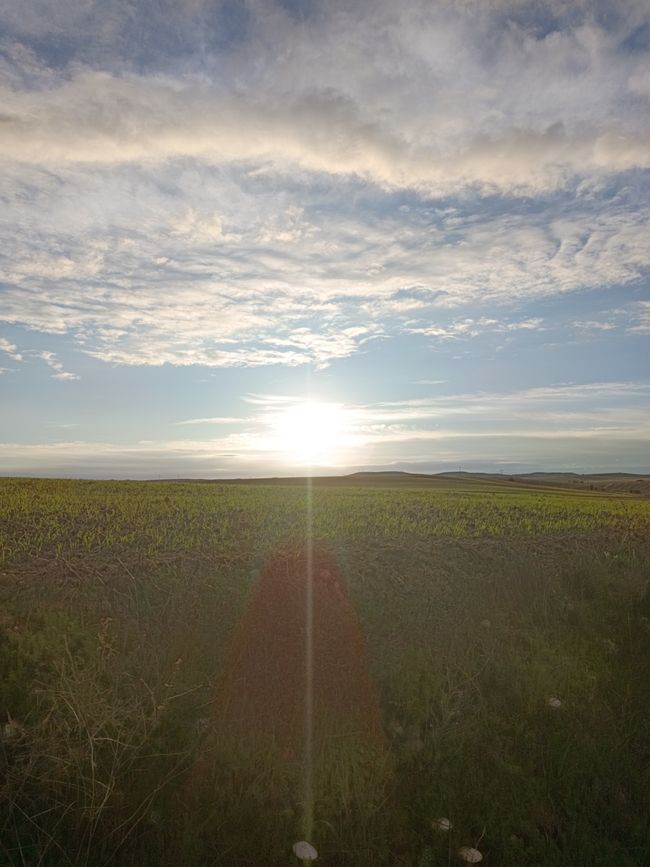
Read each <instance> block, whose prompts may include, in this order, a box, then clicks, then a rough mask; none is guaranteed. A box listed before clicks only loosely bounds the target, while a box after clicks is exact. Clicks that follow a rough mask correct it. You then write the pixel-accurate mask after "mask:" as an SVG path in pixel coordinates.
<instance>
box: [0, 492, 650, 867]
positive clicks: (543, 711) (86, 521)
mask: <svg viewBox="0 0 650 867" xmlns="http://www.w3.org/2000/svg"><path fill="white" fill-rule="evenodd" d="M308 536H309V538H311V539H312V540H313V544H314V546H315V547H316V548H317V549H318V550H319V551H323V552H325V553H323V554H322V557H323V558H329V560H327V562H328V563H330V562H331V563H334V564H335V566H331V570H335V569H338V570H340V573H341V576H342V581H343V582H344V583H343V584H342V585H341V586H344V591H343V590H341V589H340V588H339V587H338V585H337V586H336V587H335V588H334V590H335V591H336V593H337V594H338V596H340V597H341V602H340V605H341V608H340V610H341V611H343V610H345V611H346V612H348V613H346V614H345V616H346V617H348V620H349V624H353V623H356V620H355V619H354V618H357V619H358V625H359V629H360V631H361V635H362V636H363V644H364V646H365V657H366V659H367V668H368V670H369V675H368V676H369V678H370V679H371V681H372V683H373V688H374V689H375V691H376V696H377V702H378V712H379V719H380V728H381V730H382V731H383V735H382V737H383V738H384V742H383V743H382V745H381V746H379V747H377V749H371V748H370V746H369V743H364V741H363V738H361V740H360V741H358V742H356V741H347V742H346V743H345V745H344V746H341V747H340V748H339V746H337V748H336V750H335V752H332V753H331V754H329V753H327V754H326V753H323V754H315V756H314V767H313V799H314V800H313V805H312V806H311V807H309V809H308V805H307V804H306V797H307V796H306V795H305V787H304V785H303V783H304V768H303V767H302V765H301V762H300V760H299V759H296V758H295V756H292V755H291V754H290V752H289V753H287V752H285V753H283V754H282V755H283V756H284V757H285V759H286V761H284V763H283V761H282V760H279V759H278V757H277V756H275V755H272V754H271V753H272V751H270V750H266V749H265V748H264V747H263V746H262V747H261V748H260V744H262V745H263V744H264V740H263V739H262V740H259V739H258V740H256V741H255V743H253V742H252V741H251V742H247V741H246V732H244V731H240V732H231V734H233V735H237V737H232V739H231V740H228V738H225V739H223V740H221V741H220V735H216V734H215V731H216V725H217V723H216V722H215V720H216V719H217V718H218V717H219V713H220V707H219V704H220V701H221V699H220V696H222V695H223V688H222V687H220V686H219V684H220V683H223V672H224V669H225V668H226V667H227V665H228V664H231V663H232V658H233V657H232V650H231V648H232V646H233V636H234V635H237V634H238V633H237V629H238V624H239V623H240V622H242V618H244V619H245V617H246V616H245V612H246V611H247V610H251V608H250V606H254V605H258V607H260V606H261V609H264V606H265V605H266V603H265V602H264V601H262V602H260V601H259V599H260V597H259V596H258V597H255V593H256V588H257V587H258V584H259V580H260V575H261V574H270V573H269V572H268V570H269V569H270V568H271V567H269V566H268V564H269V563H273V562H275V561H274V559H273V558H274V557H275V558H277V557H278V556H279V557H281V558H282V557H284V558H285V561H286V562H289V561H290V560H291V557H293V558H294V559H293V560H291V562H294V563H302V562H303V561H302V560H301V559H300V558H301V557H304V556H308V555H306V554H304V553H301V552H304V548H305V544H306V542H305V540H306V539H307V538H308ZM278 552H279V553H278ZM287 552H290V553H287ZM291 552H298V553H291ZM319 556H321V555H319ZM283 562H284V561H283ZM305 562H307V561H305ZM323 562H325V561H323ZM295 568H296V569H297V570H298V571H299V567H298V566H296V567H295ZM265 569H267V573H265V572H264V570H265ZM296 574H297V573H296ZM323 574H327V575H329V572H327V570H324V571H323ZM274 576H275V577H274ZM274 576H273V575H272V576H271V578H268V580H267V587H273V586H280V585H278V584H277V583H276V584H275V585H274V584H273V581H275V582H277V581H278V580H279V579H278V578H277V575H275V573H274ZM649 577H650V500H648V499H644V498H642V497H639V496H634V495H629V494H620V495H618V494H617V495H614V494H612V495H607V494H604V493H602V492H598V491H562V490H559V489H550V488H548V487H547V488H543V487H540V488H539V489H537V488H535V486H534V485H531V484H528V485H524V484H521V485H518V484H517V483H513V484H510V483H508V482H507V481H504V482H503V483H501V482H499V481H498V480H492V481H481V480H477V479H453V478H449V479H446V480H445V479H438V480H437V481H435V482H431V481H430V480H427V479H417V478H413V479H411V478H408V477H401V478H393V479H391V478H390V477H388V476H386V477H375V478H371V477H366V478H363V477H358V478H354V477H349V478H348V479H345V480H338V481H337V480H329V481H323V482H322V483H319V482H318V481H315V482H314V485H313V489H312V491H311V494H309V493H308V491H307V487H306V485H305V484H303V483H283V482H279V481H275V482H274V483H272V484H271V483H268V484H262V483H255V484H252V483H239V484H236V483H198V482H195V483H193V482H176V483H172V482H83V481H50V480H32V479H4V480H0V715H1V718H0V722H1V724H2V728H1V729H0V733H1V735H0V863H2V864H6V865H22V867H27V865H30V867H31V865H92V867H101V865H109V864H117V865H139V867H149V865H188V867H194V865H196V867H199V865H212V864H215V865H216V864H219V865H231V867H237V865H260V867H261V865H264V867H274V865H285V864H286V865H288V864H291V863H292V862H293V863H296V864H297V863H299V862H298V861H297V859H296V857H295V856H294V855H293V854H292V845H293V843H294V842H295V841H297V840H300V839H303V838H304V837H305V836H307V830H306V829H307V828H308V829H309V837H310V840H311V842H312V843H313V844H314V845H315V847H316V848H317V850H318V853H319V860H318V863H322V864H323V865H332V867H334V865H336V867H343V865H355V867H356V865H387V867H435V865H449V864H459V863H462V862H461V861H459V859H458V850H459V848H460V847H462V846H469V847H475V848H476V849H478V850H480V851H481V853H482V854H483V863H484V864H486V865H493V867H523V865H526V867H533V865H538V867H551V865H553V867H583V865H584V867H618V865H620V867H623V865H629V867H647V865H648V864H649V863H650V710H649V709H650V621H649V619H648V618H650V597H649V596H648V593H647V587H648V579H649ZM337 580H338V579H337ZM285 589H286V588H285ZM334 590H332V591H330V590H327V589H326V590H323V591H322V592H321V591H319V593H321V595H320V596H319V595H318V593H317V594H316V597H315V600H316V603H318V602H319V600H321V599H328V600H330V602H331V600H333V599H334V595H333V593H334ZM279 592H280V591H279ZM282 592H284V591H282ZM287 592H288V591H287ZM343 593H345V597H346V598H345V600H343V598H342V594H343ZM323 594H325V595H323ZM327 594H329V595H327ZM255 598H257V599H258V601H257V602H255ZM287 598H288V597H287ZM337 598H338V597H337ZM251 599H253V602H252V603H251V602H250V600H251ZM330 602H328V603H327V604H330ZM287 604H289V603H287ZM323 604H324V603H323ZM331 604H336V605H338V604H339V603H338V602H336V603H334V602H331ZM267 607H268V606H267ZM276 619H277V620H280V619H281V616H280V615H278V616H277V618H272V622H271V625H269V624H268V623H267V624H266V625H265V626H264V627H263V628H264V629H265V630H266V632H265V634H266V635H268V630H269V629H273V622H275V620H276ZM267 620H268V618H267ZM248 622H249V623H256V622H257V621H254V620H253V621H251V619H250V616H249V617H248ZM247 628H249V629H252V628H253V627H250V625H249V627H247ZM261 628H262V627H261V626H260V629H261ZM291 628H293V627H291ZM346 628H347V627H346ZM277 629H278V637H279V636H281V635H283V634H284V635H286V634H287V632H286V630H287V629H289V626H288V625H287V624H283V623H277ZM283 630H284V632H283ZM352 631H353V625H350V626H349V630H348V632H350V634H352ZM239 634H240V636H241V634H242V633H241V632H240V633H239ZM341 634H343V633H341ZM346 634H347V633H346ZM239 640H240V643H241V640H242V639H241V637H240V639H239ZM319 640H322V641H324V642H327V635H326V634H325V633H324V634H323V635H322V636H321V639H319ZM341 640H343V639H341ZM345 640H347V639H345ZM350 640H351V641H352V640H356V639H350ZM272 644H273V642H272V641H271V645H272ZM269 646H270V645H269ZM315 646H316V649H318V646H319V645H315ZM323 646H324V647H326V646H327V645H326V644H324V645H323ZM339 650H340V648H339ZM270 652H272V648H271V651H270ZM328 652H329V651H328ZM355 652H356V651H355ZM229 654H230V656H229ZM362 655H363V654H362V651H359V652H358V653H357V656H359V658H360V657H361V656H362ZM240 657H241V654H240ZM240 657H238V659H239V660H240V661H241V659H240ZM229 659H230V660H231V663H228V660H229ZM238 664H239V663H238ZM364 664H365V663H364ZM360 666H361V663H360ZM235 668H236V666H235ZM359 670H361V669H359ZM353 675H354V677H356V676H357V675H356V674H354V672H353ZM358 676H359V677H365V674H363V673H362V674H360V675H358ZM233 682H234V681H233ZM220 689H221V692H220ZM229 689H230V694H231V695H232V692H233V687H232V684H231V685H230V687H229ZM551 699H557V701H551ZM368 701H370V699H368ZM215 705H216V707H215ZM258 748H259V749H258ZM256 749H258V751H257V752H256ZM317 749H318V748H316V750H317ZM206 757H209V758H206ZM206 767H208V768H209V772H206V771H205V768H206ZM197 768H202V769H203V770H202V771H201V774H200V775H199V772H198V771H197ZM199 776H200V778H201V781H202V782H201V785H198V784H197V782H196V781H197V779H198V778H199ZM206 780H207V782H206ZM309 812H311V816H310V817H309V821H308V823H307V824H305V823H306V821H307V820H306V815H307V813H309ZM442 817H445V818H448V819H449V820H450V822H451V826H452V827H451V829H450V830H449V831H447V830H440V829H439V828H437V827H436V820H438V819H440V818H442Z"/></svg>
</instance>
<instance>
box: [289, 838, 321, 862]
mask: <svg viewBox="0 0 650 867" xmlns="http://www.w3.org/2000/svg"><path fill="white" fill-rule="evenodd" d="M293 854H294V855H295V856H296V858H300V859H301V860H302V861H315V860H316V859H317V858H318V852H317V851H316V850H315V849H314V847H313V846H312V845H311V843H308V842H307V841H306V840H299V841H298V842H297V843H294V844H293Z"/></svg>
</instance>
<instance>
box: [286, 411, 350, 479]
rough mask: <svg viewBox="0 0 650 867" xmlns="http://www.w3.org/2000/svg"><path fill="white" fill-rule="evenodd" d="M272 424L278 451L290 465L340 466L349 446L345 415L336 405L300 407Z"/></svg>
mask: <svg viewBox="0 0 650 867" xmlns="http://www.w3.org/2000/svg"><path fill="white" fill-rule="evenodd" d="M271 424H272V428H273V439H274V444H275V447H276V448H277V451H279V452H280V453H281V454H282V455H283V457H284V458H285V459H286V460H287V461H289V462H290V463H294V464H306V465H314V464H315V465H328V464H329V465H331V464H336V462H337V459H338V458H339V457H340V453H341V449H342V448H343V446H344V445H345V435H344V417H343V411H342V409H341V407H340V405H339V404H336V403H319V402H314V401H305V402H304V403H297V404H294V405H293V406H290V407H288V408H287V409H284V410H282V411H281V412H278V413H277V415H275V416H274V417H273V419H272V421H271Z"/></svg>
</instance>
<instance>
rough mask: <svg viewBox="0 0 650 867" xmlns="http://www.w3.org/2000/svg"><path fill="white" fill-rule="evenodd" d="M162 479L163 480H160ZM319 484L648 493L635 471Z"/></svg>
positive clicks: (389, 477) (365, 474)
mask: <svg viewBox="0 0 650 867" xmlns="http://www.w3.org/2000/svg"><path fill="white" fill-rule="evenodd" d="M161 481H162V480H161ZM164 481H168V482H169V481H175V482H199V483H201V482H203V483H207V484H226V485H260V484H262V485H304V484H305V482H306V479H305V477H304V476H299V477H298V476H293V477H285V476H274V477H271V478H268V477H267V478H257V479H166V480H164ZM312 481H313V484H314V485H316V486H318V487H329V486H332V487H341V486H349V485H371V486H389V487H393V486H397V487H402V486H403V487H435V488H441V489H454V490H461V491H477V490H482V491H487V490H493V491H503V490H504V489H510V490H512V489H517V488H518V489H525V490H531V489H534V490H538V491H542V490H545V489H548V488H556V489H562V490H565V491H566V490H570V491H580V492H583V491H584V492H589V491H594V492H596V491H602V492H603V493H610V494H635V495H637V496H639V495H640V496H646V497H650V475H636V474H634V473H586V474H580V473H572V472H569V473H553V472H534V473H515V474H512V473H510V474H506V473H468V472H463V471H458V472H450V473H409V472H405V471H404V470H367V471H366V470H361V471H358V472H355V473H349V474H347V475H341V476H314V477H313V479H312Z"/></svg>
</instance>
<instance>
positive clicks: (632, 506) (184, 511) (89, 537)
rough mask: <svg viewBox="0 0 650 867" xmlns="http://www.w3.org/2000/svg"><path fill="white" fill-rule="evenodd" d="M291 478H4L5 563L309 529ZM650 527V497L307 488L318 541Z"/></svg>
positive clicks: (237, 543)
mask: <svg viewBox="0 0 650 867" xmlns="http://www.w3.org/2000/svg"><path fill="white" fill-rule="evenodd" d="M307 499H308V495H307V490H306V488H301V487H296V486H286V487H285V486H279V485H264V484H259V485H229V484H210V485H206V484H198V483H147V482H87V481H67V480H64V481H62V480H31V479H4V480H0V562H3V563H9V562H11V561H13V560H16V559H18V560H22V559H25V558H31V557H39V556H41V557H46V558H48V559H58V558H67V557H73V556H83V555H84V554H89V553H100V552H110V551H117V550H120V549H132V548H135V547H137V549H138V551H139V553H140V555H141V556H143V557H147V556H155V555H157V554H160V553H161V552H165V551H175V552H177V553H178V552H183V551H194V552H197V551H206V552H209V551H214V550H223V549H224V548H226V549H229V548H237V547H241V546H242V545H243V546H247V547H249V548H250V547H253V548H260V547H261V548H264V547H266V546H268V545H273V544H275V543H277V542H278V541H282V540H284V539H288V538H296V537H304V535H305V534H306V533H307V531H308V528H307V513H308V510H307ZM649 528H650V501H648V500H640V499H635V498H631V497H611V496H590V497H584V496H579V495H578V496H575V495H571V494H565V493H556V492H539V493H538V492H532V493H529V492H512V493H509V492H508V493H503V494H498V495H495V494H493V493H479V492H476V493H471V492H470V493H468V492H458V493H457V492H454V491H440V490H423V489H413V490H410V489H409V490H404V489H399V490H396V489H394V488H389V487H387V488H376V487H372V488H370V487H362V486H360V487H343V486H342V487H327V488H319V487H317V486H316V487H314V490H313V526H312V533H313V535H314V537H316V538H322V539H327V540H329V541H331V542H334V543H336V542H348V541H354V540H355V539H364V540H368V539H375V540H378V541H379V540H392V539H426V538H430V537H452V538H453V537H477V538H481V537H494V536H521V535H549V534H551V535H557V534H569V533H589V532H593V531H603V532H606V531H611V532H614V533H616V534H617V535H620V534H621V533H623V534H633V535H635V534H639V533H644V532H647V530H648V529H649Z"/></svg>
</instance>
